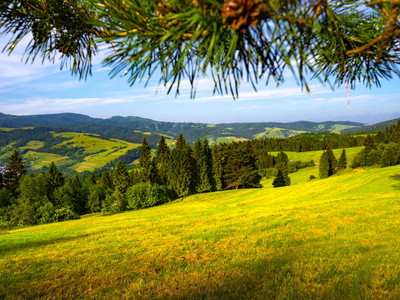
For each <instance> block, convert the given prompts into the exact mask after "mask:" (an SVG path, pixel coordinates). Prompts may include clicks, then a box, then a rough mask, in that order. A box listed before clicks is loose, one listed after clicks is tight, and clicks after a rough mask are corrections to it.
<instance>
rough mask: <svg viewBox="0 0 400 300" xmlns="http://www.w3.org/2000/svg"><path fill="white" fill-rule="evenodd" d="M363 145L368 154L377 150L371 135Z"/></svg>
mask: <svg viewBox="0 0 400 300" xmlns="http://www.w3.org/2000/svg"><path fill="white" fill-rule="evenodd" d="M363 145H364V146H365V150H366V151H367V152H369V151H372V150H376V145H375V141H374V139H373V138H372V137H371V135H369V134H368V135H367V137H366V138H365V140H364V143H363Z"/></svg>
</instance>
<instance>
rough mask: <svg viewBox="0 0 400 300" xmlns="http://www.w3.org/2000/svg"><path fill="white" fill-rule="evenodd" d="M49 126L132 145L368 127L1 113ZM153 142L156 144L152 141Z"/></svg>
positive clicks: (13, 120)
mask: <svg viewBox="0 0 400 300" xmlns="http://www.w3.org/2000/svg"><path fill="white" fill-rule="evenodd" d="M27 126H33V127H38V126H47V127H51V128H63V129H68V130H73V131H78V132H82V133H96V134H101V135H106V136H109V137H114V138H118V139H124V140H127V141H130V142H140V140H141V139H142V138H143V136H140V140H139V141H138V140H137V139H138V138H139V134H138V133H137V132H136V131H141V132H151V133H158V134H162V135H165V136H171V137H173V138H175V139H176V138H178V136H179V134H180V133H182V134H183V135H184V136H185V138H186V139H187V141H188V142H190V143H194V142H195V141H196V139H197V138H198V137H201V138H204V137H205V136H207V138H208V139H209V140H210V141H215V142H226V141H228V140H243V139H249V140H250V139H254V138H268V137H275V138H287V137H289V136H294V135H298V134H301V133H305V132H312V133H317V132H336V133H340V132H342V131H343V130H345V129H347V128H362V127H363V126H364V124H361V123H357V122H321V123H315V122H306V121H299V122H291V123H277V122H265V123H230V124H205V123H182V122H181V123H179V122H159V121H154V120H150V119H145V118H140V117H112V118H109V119H99V118H91V117H88V116H84V115H79V114H53V115H36V116H12V115H5V114H0V127H14V128H19V127H27ZM149 143H150V144H153V145H154V143H155V141H152V140H151V138H150V139H149Z"/></svg>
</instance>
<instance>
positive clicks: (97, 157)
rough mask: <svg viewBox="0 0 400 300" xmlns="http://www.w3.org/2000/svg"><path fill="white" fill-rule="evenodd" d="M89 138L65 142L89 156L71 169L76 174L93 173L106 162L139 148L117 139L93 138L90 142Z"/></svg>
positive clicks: (84, 137) (137, 145)
mask: <svg viewBox="0 0 400 300" xmlns="http://www.w3.org/2000/svg"><path fill="white" fill-rule="evenodd" d="M90 138H91V137H87V136H83V137H79V138H77V139H72V140H69V141H67V143H69V144H68V145H72V146H75V147H84V148H85V153H87V154H89V155H87V156H85V158H84V161H83V162H79V163H77V164H75V165H73V166H72V167H71V169H73V170H75V171H77V172H83V171H94V170H95V169H96V168H100V167H102V166H104V165H105V164H107V163H108V162H111V161H113V160H116V159H117V158H118V157H119V156H121V155H124V154H126V152H127V151H128V150H132V149H135V148H138V147H140V146H141V145H140V144H135V143H130V142H125V141H122V140H118V139H110V140H103V139H98V138H94V139H95V140H92V139H90ZM64 143H65V142H64Z"/></svg>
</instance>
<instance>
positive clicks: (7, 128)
mask: <svg viewBox="0 0 400 300" xmlns="http://www.w3.org/2000/svg"><path fill="white" fill-rule="evenodd" d="M33 128H35V127H21V128H10V127H0V130H2V131H12V130H16V129H33Z"/></svg>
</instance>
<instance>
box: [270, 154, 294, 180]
mask: <svg viewBox="0 0 400 300" xmlns="http://www.w3.org/2000/svg"><path fill="white" fill-rule="evenodd" d="M278 156H280V157H281V159H280V161H279V163H278V164H277V165H276V168H277V169H278V174H277V176H276V177H275V179H274V181H273V182H272V185H273V186H274V187H282V186H289V185H290V182H291V180H290V177H289V171H288V168H287V164H288V160H289V159H285V158H287V155H286V153H283V152H281V153H280V155H278Z"/></svg>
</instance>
